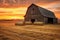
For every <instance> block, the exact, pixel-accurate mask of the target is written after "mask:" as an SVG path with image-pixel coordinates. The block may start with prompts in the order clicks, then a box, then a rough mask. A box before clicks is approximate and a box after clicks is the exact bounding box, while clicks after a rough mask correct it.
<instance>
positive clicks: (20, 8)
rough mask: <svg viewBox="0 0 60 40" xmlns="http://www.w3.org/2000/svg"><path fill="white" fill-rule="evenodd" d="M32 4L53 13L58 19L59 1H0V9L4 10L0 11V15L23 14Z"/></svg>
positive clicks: (59, 11)
mask: <svg viewBox="0 0 60 40" xmlns="http://www.w3.org/2000/svg"><path fill="white" fill-rule="evenodd" d="M32 3H34V4H36V5H38V6H41V7H44V8H46V9H49V10H51V11H53V12H54V13H55V14H56V15H57V17H59V14H60V0H0V8H5V9H3V10H4V11H1V10H2V9H0V14H1V13H10V14H25V12H26V9H27V8H28V6H29V5H31V4H32ZM6 8H8V9H6ZM10 8H11V9H12V10H11V9H10ZM14 8H16V9H14ZM5 11H8V12H5ZM4 15H5V14H4Z"/></svg>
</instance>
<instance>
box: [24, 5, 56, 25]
mask: <svg viewBox="0 0 60 40" xmlns="http://www.w3.org/2000/svg"><path fill="white" fill-rule="evenodd" d="M32 19H33V20H35V22H43V23H51V24H53V23H57V18H56V16H55V15H54V13H53V12H52V11H50V10H47V9H45V8H42V7H39V6H37V5H35V4H31V5H30V6H29V7H28V9H27V12H26V15H25V16H24V22H26V21H31V20H32Z"/></svg>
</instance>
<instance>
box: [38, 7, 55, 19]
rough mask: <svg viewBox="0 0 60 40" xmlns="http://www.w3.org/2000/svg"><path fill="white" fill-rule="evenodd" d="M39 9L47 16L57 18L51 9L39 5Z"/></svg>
mask: <svg viewBox="0 0 60 40" xmlns="http://www.w3.org/2000/svg"><path fill="white" fill-rule="evenodd" d="M38 8H39V11H40V12H41V14H42V15H43V16H45V17H50V18H56V17H55V14H54V13H53V12H52V11H49V10H47V9H44V8H42V7H38Z"/></svg>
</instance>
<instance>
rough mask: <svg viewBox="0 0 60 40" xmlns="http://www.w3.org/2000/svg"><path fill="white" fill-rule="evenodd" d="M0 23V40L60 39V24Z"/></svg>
mask: <svg viewBox="0 0 60 40" xmlns="http://www.w3.org/2000/svg"><path fill="white" fill-rule="evenodd" d="M12 24H13V23H0V40H60V25H57V24H46V25H14V24H13V25H12Z"/></svg>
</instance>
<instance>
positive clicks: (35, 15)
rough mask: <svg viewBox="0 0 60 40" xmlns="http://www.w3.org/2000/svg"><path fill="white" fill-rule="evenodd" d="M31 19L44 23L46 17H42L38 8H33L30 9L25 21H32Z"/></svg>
mask: <svg viewBox="0 0 60 40" xmlns="http://www.w3.org/2000/svg"><path fill="white" fill-rule="evenodd" d="M31 19H36V21H39V22H43V21H44V17H43V16H42V15H41V13H40V11H39V10H38V7H36V6H31V7H29V8H28V10H27V12H26V16H25V21H30V20H31Z"/></svg>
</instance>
